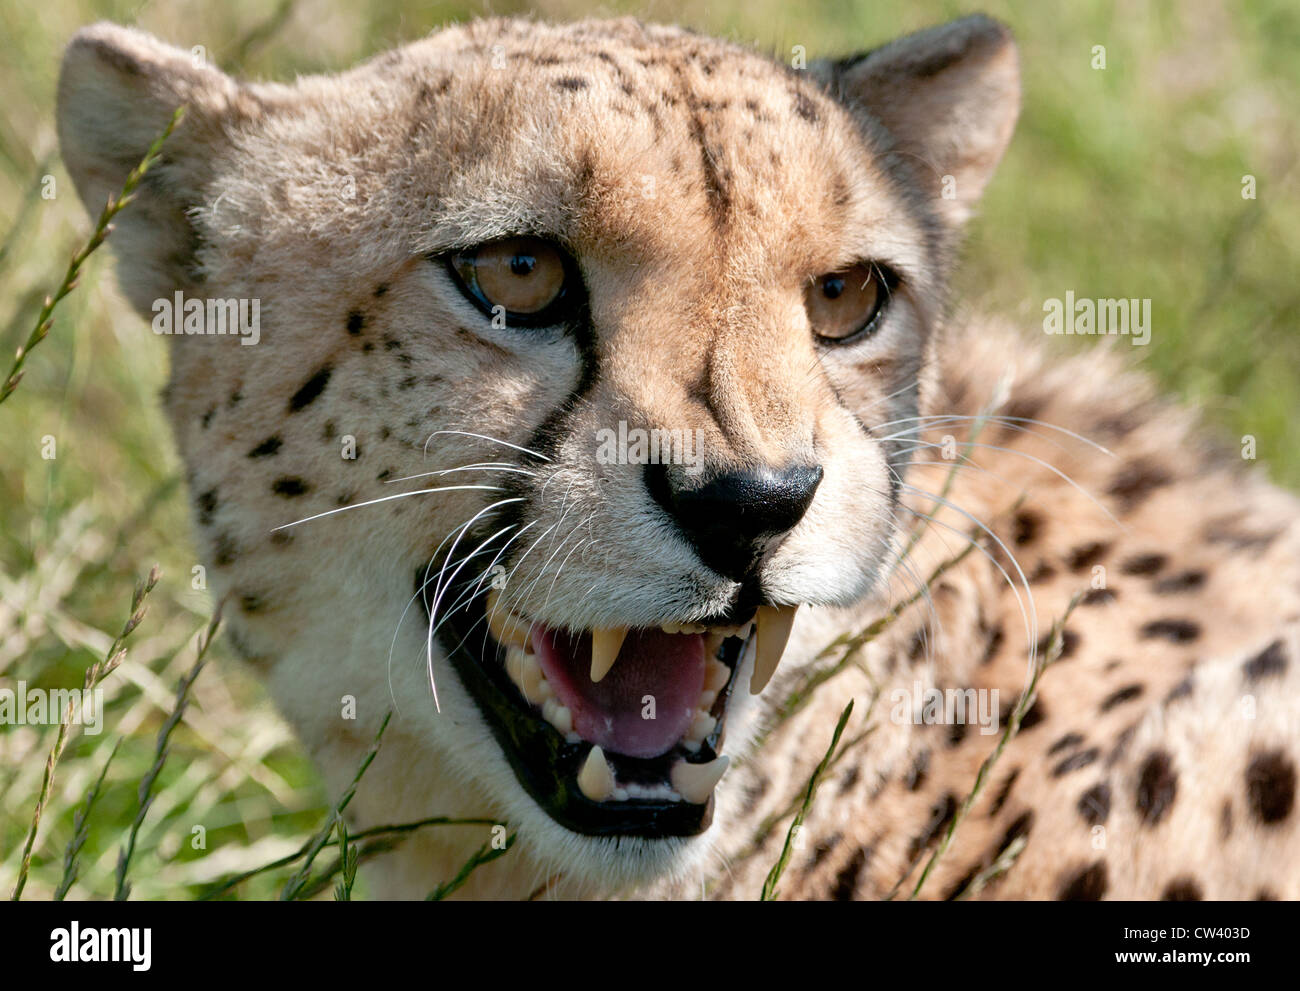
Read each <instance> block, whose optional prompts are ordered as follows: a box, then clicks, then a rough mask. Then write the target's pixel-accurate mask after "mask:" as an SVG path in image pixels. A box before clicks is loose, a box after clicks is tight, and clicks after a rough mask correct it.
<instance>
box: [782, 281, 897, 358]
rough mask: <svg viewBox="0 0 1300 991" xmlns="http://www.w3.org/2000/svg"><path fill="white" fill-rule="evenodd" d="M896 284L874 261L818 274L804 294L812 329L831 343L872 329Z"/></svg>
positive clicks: (822, 338) (843, 340) (843, 341)
mask: <svg viewBox="0 0 1300 991" xmlns="http://www.w3.org/2000/svg"><path fill="white" fill-rule="evenodd" d="M897 284H898V279H897V277H895V276H894V275H893V273H892V272H890V271H889V270H888V269H885V268H882V267H881V266H879V265H877V264H876V263H875V262H858V264H856V265H853V266H851V267H849V268H846V269H841V270H840V271H838V272H831V273H829V274H827V275H820V276H818V277H817V278H815V279H813V280H812V283H811V285H809V287H808V290H807V292H806V293H805V294H804V305H805V306H806V307H807V310H808V320H809V322H810V323H811V324H812V329H813V333H815V334H816V335H817V336H818V338H820V339H821V340H823V341H829V342H831V343H834V344H843V343H845V342H847V341H850V340H854V339H856V338H857V337H859V336H861V335H864V334H869V333H871V332H872V331H874V330H875V329H876V326H877V324H879V322H880V316H881V314H882V313H883V312H884V310H885V307H886V306H887V305H888V303H889V294H890V292H891V291H892V290H893V289H894V287H895V286H896V285H897Z"/></svg>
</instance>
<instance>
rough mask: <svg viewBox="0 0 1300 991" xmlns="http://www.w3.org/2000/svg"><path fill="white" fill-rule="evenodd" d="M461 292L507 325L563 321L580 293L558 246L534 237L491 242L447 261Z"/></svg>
mask: <svg viewBox="0 0 1300 991" xmlns="http://www.w3.org/2000/svg"><path fill="white" fill-rule="evenodd" d="M447 265H448V268H449V269H450V270H451V272H452V275H453V276H454V277H455V281H456V284H457V286H458V287H459V289H460V290H461V292H463V293H464V294H465V295H466V296H468V297H469V298H470V300H471V301H472V302H473V303H474V304H475V305H477V306H478V308H479V309H481V310H482V311H483V312H484V313H486V314H487V315H488V316H499V315H504V317H505V320H506V323H507V324H509V325H522V326H532V327H542V326H549V325H551V324H555V323H559V322H560V321H562V320H563V319H564V318H565V316H566V315H567V313H566V311H567V310H568V309H569V308H570V304H571V303H572V302H573V301H574V299H575V298H576V296H577V295H578V293H576V292H575V291H574V285H573V284H574V283H575V282H576V281H578V280H577V272H576V266H575V265H574V263H573V261H572V259H571V258H569V256H568V255H566V254H565V253H564V252H562V251H561V250H560V249H559V248H558V247H556V246H555V245H553V244H551V243H549V242H547V241H543V240H541V239H540V238H535V237H510V238H505V239H504V240H500V241H492V242H490V243H488V244H483V245H479V246H478V247H477V248H471V249H469V250H467V251H459V252H456V253H455V254H453V255H451V256H450V257H449V258H448V259H447Z"/></svg>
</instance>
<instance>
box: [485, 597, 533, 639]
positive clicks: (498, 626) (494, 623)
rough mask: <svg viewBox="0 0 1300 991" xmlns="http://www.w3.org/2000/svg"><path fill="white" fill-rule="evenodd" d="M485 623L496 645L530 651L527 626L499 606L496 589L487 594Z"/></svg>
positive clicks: (506, 608)
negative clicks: (494, 638)
mask: <svg viewBox="0 0 1300 991" xmlns="http://www.w3.org/2000/svg"><path fill="white" fill-rule="evenodd" d="M487 623H488V629H489V630H491V631H492V636H494V637H496V640H497V643H499V644H501V645H502V646H505V647H519V648H521V649H523V650H532V644H531V638H530V637H529V635H528V624H527V623H524V622H522V621H521V620H520V619H519V617H518V616H516V615H515V614H514V613H513V612H511V611H510V609H509V608H508V607H506V606H503V605H501V596H500V595H499V594H498V593H497V590H496V589H492V590H491V591H490V592H488V597H487Z"/></svg>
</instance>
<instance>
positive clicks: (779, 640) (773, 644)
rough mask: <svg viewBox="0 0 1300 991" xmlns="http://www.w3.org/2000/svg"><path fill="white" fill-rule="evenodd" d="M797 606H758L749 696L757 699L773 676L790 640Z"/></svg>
mask: <svg viewBox="0 0 1300 991" xmlns="http://www.w3.org/2000/svg"><path fill="white" fill-rule="evenodd" d="M798 609H799V607H798V606H759V607H758V619H757V622H758V631H757V635H756V636H755V637H754V641H755V642H754V673H753V674H752V675H750V678H749V692H750V694H751V695H757V694H758V693H759V692H761V691H762V690H763V689H764V688H766V687H767V683H768V682H769V681H771V680H772V675H774V674H776V666H777V664H778V663H780V661H781V655H782V654H784V653H785V645H786V643H787V642H789V640H790V627H792V626H793V625H794V614H795V612H796V611H797V610H798Z"/></svg>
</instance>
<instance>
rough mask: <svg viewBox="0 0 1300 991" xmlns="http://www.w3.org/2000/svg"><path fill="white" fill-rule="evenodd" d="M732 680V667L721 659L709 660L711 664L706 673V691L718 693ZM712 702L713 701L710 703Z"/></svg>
mask: <svg viewBox="0 0 1300 991" xmlns="http://www.w3.org/2000/svg"><path fill="white" fill-rule="evenodd" d="M730 680H731V668H729V667H727V666H726V665H725V664H723V663H722V662H721V661H715V660H713V659H710V660H709V666H708V667H707V668H706V669H705V673H704V689H705V691H709V692H713V693H714V694H715V696H716V694H717V693H718V692H720V691H722V689H723V687H724V686H725V685H726V684H727V682H728V681H730ZM710 704H712V703H710Z"/></svg>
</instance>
